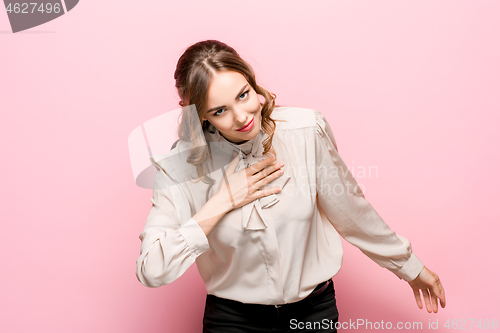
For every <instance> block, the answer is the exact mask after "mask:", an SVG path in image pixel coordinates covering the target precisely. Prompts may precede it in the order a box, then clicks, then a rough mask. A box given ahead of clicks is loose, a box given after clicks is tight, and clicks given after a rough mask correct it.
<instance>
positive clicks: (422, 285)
mask: <svg viewBox="0 0 500 333" xmlns="http://www.w3.org/2000/svg"><path fill="white" fill-rule="evenodd" d="M408 283H409V284H410V287H411V288H412V289H413V294H414V295H415V301H417V305H418V307H419V308H420V309H422V308H423V306H422V299H421V298H420V290H422V295H423V296H424V302H425V307H426V308H427V312H429V313H431V312H433V311H434V313H437V312H438V302H437V300H438V299H439V303H441V307H442V308H444V307H445V306H446V298H445V296H444V288H443V285H442V284H441V281H439V277H438V275H437V274H436V273H434V272H433V271H431V270H429V269H428V268H427V267H425V266H424V269H423V270H422V271H421V272H420V274H419V275H418V276H417V277H416V279H415V280H413V281H410V282H408ZM429 295H430V297H429Z"/></svg>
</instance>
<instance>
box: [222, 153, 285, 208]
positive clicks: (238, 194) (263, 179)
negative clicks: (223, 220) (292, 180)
mask: <svg viewBox="0 0 500 333" xmlns="http://www.w3.org/2000/svg"><path fill="white" fill-rule="evenodd" d="M270 151H271V153H272V154H271V156H269V157H268V158H266V159H264V160H262V161H260V162H257V163H255V164H253V165H251V166H249V167H248V168H245V169H243V170H240V171H238V172H234V170H235V169H236V166H237V165H238V161H239V157H238V155H236V157H235V158H234V159H233V160H232V161H231V163H229V166H228V167H227V169H226V172H225V173H224V177H223V179H222V181H221V183H220V186H219V189H218V191H217V193H216V194H215V195H216V196H218V197H219V200H221V201H222V202H223V203H224V204H225V206H226V207H229V209H230V210H232V209H234V208H238V207H241V206H244V205H246V204H248V203H250V202H252V201H254V200H256V199H259V198H262V197H265V196H268V195H271V194H276V193H279V192H280V191H281V188H279V187H274V188H268V189H262V190H260V191H259V188H261V187H262V186H264V185H266V184H268V183H270V182H272V181H273V180H274V179H276V178H278V177H279V176H281V175H282V174H283V166H282V163H274V162H275V161H276V153H275V152H274V149H272V148H271V150H270ZM233 157H234V154H233ZM273 163H274V164H273Z"/></svg>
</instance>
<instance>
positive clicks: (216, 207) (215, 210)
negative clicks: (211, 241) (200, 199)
mask: <svg viewBox="0 0 500 333" xmlns="http://www.w3.org/2000/svg"><path fill="white" fill-rule="evenodd" d="M230 210H232V207H229V206H228V204H227V203H226V202H224V201H223V200H222V198H221V197H220V196H218V195H217V194H216V195H214V196H212V197H211V198H210V199H209V200H208V201H207V203H206V204H205V205H204V206H203V207H202V208H201V209H200V211H199V212H198V213H196V214H195V215H194V216H193V219H194V220H195V221H196V222H197V223H198V224H199V225H200V227H201V228H202V229H203V232H205V235H207V236H208V234H209V233H210V232H211V231H212V229H213V228H214V227H215V226H216V225H217V223H219V221H220V219H221V218H222V217H223V216H224V215H226V213H227V212H229V211H230Z"/></svg>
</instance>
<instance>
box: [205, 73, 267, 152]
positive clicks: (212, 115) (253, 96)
mask: <svg viewBox="0 0 500 333" xmlns="http://www.w3.org/2000/svg"><path fill="white" fill-rule="evenodd" d="M207 110H208V111H206V112H205V113H204V115H203V117H202V121H203V120H208V121H209V122H210V123H211V124H212V125H214V127H215V128H217V129H218V130H219V132H220V134H221V135H222V136H223V137H225V138H226V139H227V140H229V141H231V142H234V143H243V142H245V141H248V140H250V139H252V138H254V137H255V136H256V135H257V134H258V133H259V131H260V123H261V119H262V115H261V111H262V106H261V104H260V101H259V98H258V95H257V93H256V92H255V90H254V89H253V88H252V86H251V85H250V84H249V83H248V81H247V80H246V79H245V77H244V76H243V75H241V74H240V73H238V72H233V71H221V72H217V73H215V75H214V77H213V79H212V82H211V84H210V87H209V89H208V102H207ZM246 125H248V126H246ZM245 126H246V127H245ZM242 127H244V128H243V130H241V131H238V130H239V129H241V128H242Z"/></svg>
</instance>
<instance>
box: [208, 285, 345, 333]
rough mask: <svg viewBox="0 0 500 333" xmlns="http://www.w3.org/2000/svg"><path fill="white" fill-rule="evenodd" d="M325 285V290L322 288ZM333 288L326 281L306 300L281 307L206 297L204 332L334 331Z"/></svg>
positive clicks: (335, 319)
mask: <svg viewBox="0 0 500 333" xmlns="http://www.w3.org/2000/svg"><path fill="white" fill-rule="evenodd" d="M325 285H326V287H325ZM338 317H339V314H338V310H337V302H336V300H335V289H334V287H333V281H332V280H331V279H330V280H328V281H325V282H323V283H320V284H319V285H318V286H317V287H316V288H315V289H314V291H313V292H312V293H311V294H310V295H309V296H307V297H306V298H304V299H302V300H300V301H298V302H295V303H289V304H283V305H278V306H276V305H264V304H248V303H242V302H238V301H234V300H229V299H225V298H220V297H217V296H215V295H207V299H206V303H205V313H204V316H203V332H204V333H254V332H255V333H257V332H259V333H262V332H274V333H284V332H329V333H331V332H337V329H336V324H337V322H338Z"/></svg>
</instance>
